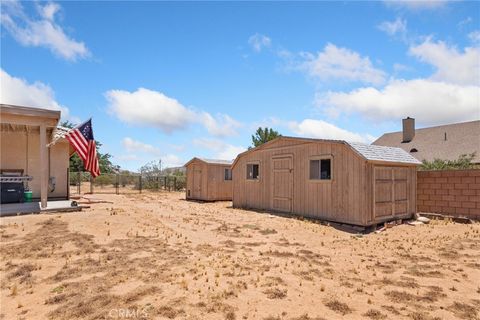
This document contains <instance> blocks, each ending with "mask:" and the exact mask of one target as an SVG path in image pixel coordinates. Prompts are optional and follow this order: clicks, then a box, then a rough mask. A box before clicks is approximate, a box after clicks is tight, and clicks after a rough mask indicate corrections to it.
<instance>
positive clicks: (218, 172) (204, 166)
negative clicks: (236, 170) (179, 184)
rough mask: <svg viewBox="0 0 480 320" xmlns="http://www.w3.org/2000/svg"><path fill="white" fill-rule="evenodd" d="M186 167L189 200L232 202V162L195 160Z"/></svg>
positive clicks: (187, 196)
mask: <svg viewBox="0 0 480 320" xmlns="http://www.w3.org/2000/svg"><path fill="white" fill-rule="evenodd" d="M185 167H186V168H187V188H186V198H187V199H190V200H204V201H216V200H232V169H231V167H232V161H229V160H214V159H202V158H193V159H192V160H190V161H188V162H187V163H186V164H185Z"/></svg>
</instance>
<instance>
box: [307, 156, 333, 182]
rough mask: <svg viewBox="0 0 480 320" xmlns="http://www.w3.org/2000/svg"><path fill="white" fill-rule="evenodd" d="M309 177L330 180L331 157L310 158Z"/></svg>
mask: <svg viewBox="0 0 480 320" xmlns="http://www.w3.org/2000/svg"><path fill="white" fill-rule="evenodd" d="M310 179H312V180H331V179H332V160H331V159H316V160H310Z"/></svg>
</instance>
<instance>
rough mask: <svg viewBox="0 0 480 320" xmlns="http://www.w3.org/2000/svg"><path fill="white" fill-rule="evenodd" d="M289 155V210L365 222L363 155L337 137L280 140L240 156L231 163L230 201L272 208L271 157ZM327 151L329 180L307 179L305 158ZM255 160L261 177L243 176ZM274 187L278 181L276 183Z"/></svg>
mask: <svg viewBox="0 0 480 320" xmlns="http://www.w3.org/2000/svg"><path fill="white" fill-rule="evenodd" d="M280 155H285V156H291V157H292V158H293V168H292V169H293V172H292V175H293V189H292V190H293V194H292V198H293V199H292V200H293V203H292V210H291V211H292V213H295V214H298V215H302V216H308V217H312V218H318V219H324V220H330V221H337V222H343V223H349V224H357V225H366V224H367V223H368V222H369V220H371V219H369V217H368V214H369V213H370V212H371V211H369V210H371V203H369V201H370V200H369V199H371V197H370V198H369V192H366V190H368V188H371V187H372V184H371V180H369V179H368V175H367V174H368V172H367V161H365V160H364V159H363V158H362V157H360V156H359V155H358V154H356V153H355V152H354V151H353V150H352V149H351V148H350V147H348V146H346V145H345V144H341V143H331V142H305V141H292V140H279V141H278V142H276V143H273V144H271V145H270V146H268V147H265V148H262V149H259V150H254V151H252V152H250V153H247V154H245V155H242V156H240V158H238V159H237V160H236V161H237V162H236V163H235V166H234V168H233V206H234V207H240V208H255V209H262V210H274V209H273V206H274V205H273V199H272V198H273V188H274V187H275V186H274V183H273V178H272V158H274V157H277V156H280ZM317 156H331V157H332V180H330V181H325V180H321V181H319V180H310V179H309V160H310V159H311V158H313V157H317ZM249 162H256V163H259V164H260V170H259V171H260V179H259V180H258V181H257V180H247V179H246V165H247V163H249ZM277 187H278V186H277Z"/></svg>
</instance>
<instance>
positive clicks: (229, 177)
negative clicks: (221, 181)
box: [225, 168, 232, 180]
mask: <svg viewBox="0 0 480 320" xmlns="http://www.w3.org/2000/svg"><path fill="white" fill-rule="evenodd" d="M225 180H232V169H228V168H225Z"/></svg>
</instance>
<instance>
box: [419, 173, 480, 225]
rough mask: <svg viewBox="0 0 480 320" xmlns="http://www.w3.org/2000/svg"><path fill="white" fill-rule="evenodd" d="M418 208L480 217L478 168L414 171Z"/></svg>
mask: <svg viewBox="0 0 480 320" xmlns="http://www.w3.org/2000/svg"><path fill="white" fill-rule="evenodd" d="M417 211H418V212H429V213H432V212H433V213H442V214H449V215H453V216H463V217H469V218H473V219H477V220H479V219H480V170H479V169H472V170H444V171H418V172H417Z"/></svg>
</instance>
